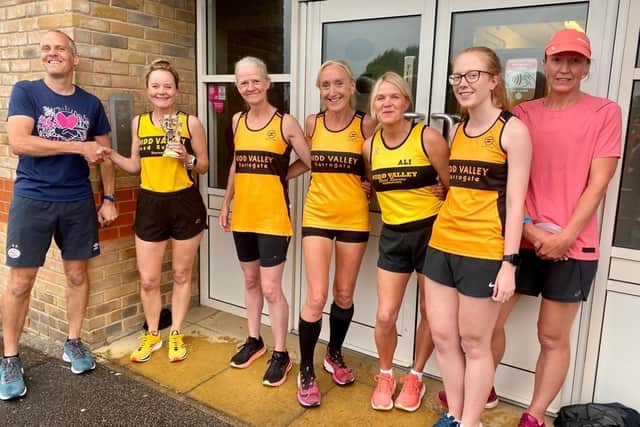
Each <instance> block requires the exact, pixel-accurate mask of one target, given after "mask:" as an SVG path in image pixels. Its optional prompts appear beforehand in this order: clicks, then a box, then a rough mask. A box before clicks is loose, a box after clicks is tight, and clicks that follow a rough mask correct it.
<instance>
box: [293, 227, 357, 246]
mask: <svg viewBox="0 0 640 427" xmlns="http://www.w3.org/2000/svg"><path fill="white" fill-rule="evenodd" d="M307 236H318V237H324V238H326V239H329V240H333V239H335V240H336V242H345V243H366V242H367V241H368V240H369V232H368V231H347V230H329V229H326V228H315V227H302V238H303V239H304V238H305V237H307Z"/></svg>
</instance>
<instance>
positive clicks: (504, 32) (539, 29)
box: [428, 0, 617, 411]
mask: <svg viewBox="0 0 640 427" xmlns="http://www.w3.org/2000/svg"><path fill="white" fill-rule="evenodd" d="M616 7H617V5H616V2H606V1H536V0H530V1H526V0H486V1H483V2H477V1H475V0H448V1H447V0H444V1H439V2H438V16H437V20H436V22H437V26H436V39H435V40H436V42H435V48H434V58H435V60H434V68H433V73H432V75H433V80H432V92H431V103H430V112H431V113H432V114H431V118H432V126H434V127H439V128H442V121H441V120H439V119H438V120H434V118H435V117H434V116H438V117H440V116H441V115H442V114H443V113H444V114H448V115H452V114H456V113H457V111H456V102H455V98H454V96H453V92H452V90H451V87H450V86H448V85H447V81H446V76H447V75H449V74H450V72H451V66H452V64H451V61H452V59H453V57H454V56H455V54H456V53H457V52H459V51H460V50H462V49H464V48H466V47H470V46H487V47H489V48H491V49H493V50H494V51H495V52H496V53H497V54H498V56H499V57H500V59H501V60H502V63H503V67H504V69H505V75H504V78H505V82H506V85H507V92H508V96H509V101H510V105H511V106H512V107H513V106H515V105H517V104H518V103H520V102H523V101H527V100H530V99H534V98H538V97H541V96H544V94H545V90H546V82H545V79H544V75H543V73H542V66H541V60H542V58H543V56H544V46H545V45H546V43H547V41H548V40H549V38H550V37H551V35H552V34H553V33H554V32H556V31H557V30H560V29H563V28H575V29H579V30H586V32H587V33H588V34H589V36H590V38H591V40H592V47H593V52H595V53H596V55H594V64H597V65H595V66H594V67H592V76H591V77H590V78H589V79H588V80H587V81H586V82H585V84H584V85H583V90H585V91H586V92H589V93H592V94H594V95H599V96H606V95H607V84H606V81H607V80H608V78H609V75H608V64H610V63H611V54H610V52H611V49H610V46H607V41H611V40H612V39H613V36H614V33H613V31H614V30H615V16H616V13H611V12H612V11H614V12H615V11H616ZM611 18H613V22H611ZM538 308H539V300H538V299H536V298H530V297H523V298H521V301H520V302H519V303H518V304H517V306H516V308H515V310H514V311H513V313H512V314H511V317H510V319H509V321H508V324H507V350H506V354H505V357H504V359H503V361H502V364H501V366H499V367H498V370H497V373H496V380H495V381H496V390H497V392H498V394H499V395H500V396H502V397H506V398H508V399H510V400H513V401H517V402H522V403H524V404H528V403H529V401H530V399H531V393H532V391H533V381H534V372H535V364H536V359H537V354H538V348H539V346H538V341H537V331H536V321H537V314H538ZM583 311H584V308H583ZM581 317H582V315H581ZM579 326H581V320H580V319H579V320H578V321H576V324H575V325H574V330H573V333H572V348H573V354H572V362H571V363H572V365H571V368H570V373H569V376H568V378H567V381H566V382H565V387H564V389H563V391H562V392H561V393H560V395H559V396H558V398H557V399H556V400H555V401H554V402H553V404H552V405H551V407H550V410H552V411H556V410H557V409H558V408H560V407H561V406H562V405H564V404H566V403H568V402H570V401H571V400H572V391H573V379H574V372H575V369H577V367H579V366H581V363H582V362H583V361H584V354H582V356H581V357H577V355H579V354H580V353H581V351H582V353H584V345H585V341H586V340H580V339H579V338H580V336H581V332H580V329H581V328H579ZM434 362H435V361H434V360H431V361H430V363H429V365H428V371H429V372H431V373H436V372H437V370H436V366H435V363H434Z"/></svg>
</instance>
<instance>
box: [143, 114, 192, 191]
mask: <svg viewBox="0 0 640 427" xmlns="http://www.w3.org/2000/svg"><path fill="white" fill-rule="evenodd" d="M178 115H179V116H180V117H182V130H181V131H180V134H181V139H182V143H183V144H184V145H185V147H186V149H187V152H188V153H192V152H193V150H192V149H191V133H190V132H189V125H188V121H189V115H188V114H186V113H183V112H181V111H179V112H178ZM138 139H139V141H140V147H139V151H140V188H143V189H145V190H149V191H155V192H157V193H170V192H173V191H180V190H184V189H185V188H189V187H191V186H192V185H193V181H192V180H191V177H190V176H189V173H188V171H187V169H186V168H185V167H184V163H182V160H178V159H174V158H173V157H162V153H163V152H164V148H165V147H166V145H167V141H166V139H165V137H164V132H163V131H162V129H161V128H160V127H158V126H156V125H155V124H154V123H153V122H152V121H151V113H144V114H141V115H140V119H139V120H138Z"/></svg>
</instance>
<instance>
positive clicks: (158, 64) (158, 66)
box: [144, 59, 180, 89]
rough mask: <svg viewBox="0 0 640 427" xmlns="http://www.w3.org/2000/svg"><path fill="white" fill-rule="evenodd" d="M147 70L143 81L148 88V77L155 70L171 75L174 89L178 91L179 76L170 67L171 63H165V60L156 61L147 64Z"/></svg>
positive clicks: (171, 66)
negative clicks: (174, 84) (174, 85)
mask: <svg viewBox="0 0 640 427" xmlns="http://www.w3.org/2000/svg"><path fill="white" fill-rule="evenodd" d="M147 69H148V70H147V74H146V75H145V76H144V81H145V83H146V85H147V86H149V76H150V75H151V73H153V72H154V71H157V70H164V71H168V72H170V73H171V75H172V76H173V80H174V81H175V83H176V89H178V85H179V83H180V76H179V75H178V72H177V71H176V69H175V68H173V65H171V62H169V61H167V60H166V59H156V60H155V61H153V62H152V63H151V64H149V66H148V67H147Z"/></svg>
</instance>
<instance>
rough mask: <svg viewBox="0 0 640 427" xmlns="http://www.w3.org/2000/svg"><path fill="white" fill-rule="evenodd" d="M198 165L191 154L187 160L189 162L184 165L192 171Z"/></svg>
mask: <svg viewBox="0 0 640 427" xmlns="http://www.w3.org/2000/svg"><path fill="white" fill-rule="evenodd" d="M197 164H198V158H197V157H196V156H194V155H193V154H192V155H191V157H190V158H189V161H188V162H187V163H186V166H187V169H189V170H192V169H193V168H195V167H196V165H197Z"/></svg>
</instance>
